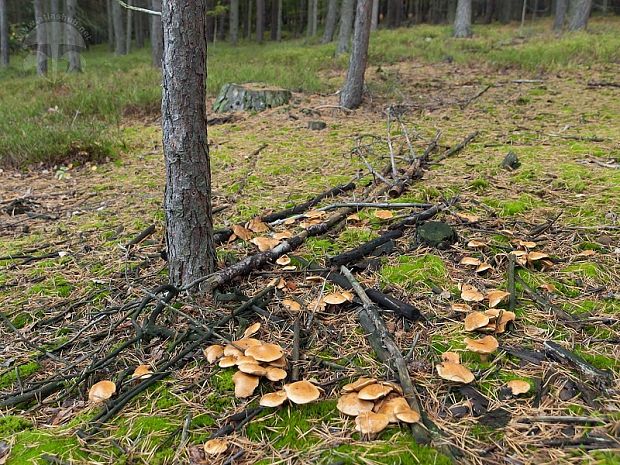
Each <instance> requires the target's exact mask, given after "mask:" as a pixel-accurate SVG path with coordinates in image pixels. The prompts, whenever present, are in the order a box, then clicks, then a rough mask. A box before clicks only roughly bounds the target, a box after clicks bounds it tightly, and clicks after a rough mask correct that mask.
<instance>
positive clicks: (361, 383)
mask: <svg viewBox="0 0 620 465" xmlns="http://www.w3.org/2000/svg"><path fill="white" fill-rule="evenodd" d="M376 382H377V380H376V379H375V378H365V377H363V376H362V377H361V378H360V379H358V380H357V381H354V382H353V383H349V384H345V385H344V386H343V387H342V390H343V392H356V391H359V390H360V389H363V388H365V387H366V386H368V385H369V384H374V383H376Z"/></svg>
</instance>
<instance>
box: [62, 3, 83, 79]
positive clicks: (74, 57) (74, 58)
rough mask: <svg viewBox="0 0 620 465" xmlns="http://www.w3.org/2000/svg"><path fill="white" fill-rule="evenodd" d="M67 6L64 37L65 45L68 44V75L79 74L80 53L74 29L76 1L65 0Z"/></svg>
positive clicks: (80, 66)
mask: <svg viewBox="0 0 620 465" xmlns="http://www.w3.org/2000/svg"><path fill="white" fill-rule="evenodd" d="M66 1H67V3H66V6H67V22H66V23H65V35H66V37H67V43H68V44H69V51H68V52H67V55H69V57H68V58H69V68H68V71H69V72H70V73H80V72H81V71H82V64H81V62H80V52H79V50H77V48H76V47H77V45H78V44H79V43H80V37H79V32H78V30H77V29H76V27H75V13H76V10H77V0H66Z"/></svg>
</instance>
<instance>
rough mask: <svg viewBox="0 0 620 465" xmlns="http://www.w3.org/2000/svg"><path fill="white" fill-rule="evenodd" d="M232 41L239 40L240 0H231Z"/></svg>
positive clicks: (235, 43)
mask: <svg viewBox="0 0 620 465" xmlns="http://www.w3.org/2000/svg"><path fill="white" fill-rule="evenodd" d="M229 22H230V27H229V29H230V43H231V44H233V45H237V43H238V42H239V0H230V19H229Z"/></svg>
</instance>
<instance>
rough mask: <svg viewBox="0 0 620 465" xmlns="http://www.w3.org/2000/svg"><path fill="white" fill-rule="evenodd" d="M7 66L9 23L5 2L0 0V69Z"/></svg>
mask: <svg viewBox="0 0 620 465" xmlns="http://www.w3.org/2000/svg"><path fill="white" fill-rule="evenodd" d="M7 66H9V21H8V15H7V11H6V0H0V67H3V68H5V67H7Z"/></svg>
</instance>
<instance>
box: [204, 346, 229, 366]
mask: <svg viewBox="0 0 620 465" xmlns="http://www.w3.org/2000/svg"><path fill="white" fill-rule="evenodd" d="M204 354H205V357H207V362H209V363H214V362H215V361H216V360H217V359H218V358H220V357H221V356H223V355H224V347H222V346H221V345H219V344H213V345H211V346H209V347H207V348H206V349H205V350H204Z"/></svg>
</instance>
